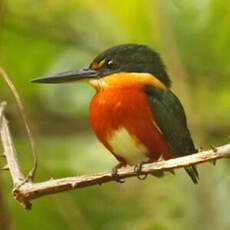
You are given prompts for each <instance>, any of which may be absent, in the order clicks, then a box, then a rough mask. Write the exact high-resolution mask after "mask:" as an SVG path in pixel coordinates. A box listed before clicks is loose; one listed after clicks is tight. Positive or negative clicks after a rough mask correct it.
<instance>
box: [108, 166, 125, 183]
mask: <svg viewBox="0 0 230 230" xmlns="http://www.w3.org/2000/svg"><path fill="white" fill-rule="evenodd" d="M122 166H123V164H121V163H119V164H118V165H116V166H115V167H113V168H112V173H111V174H112V178H113V179H114V180H115V181H116V182H118V183H125V180H122V179H121V178H120V176H119V175H118V173H117V171H118V169H119V168H121V167H122Z"/></svg>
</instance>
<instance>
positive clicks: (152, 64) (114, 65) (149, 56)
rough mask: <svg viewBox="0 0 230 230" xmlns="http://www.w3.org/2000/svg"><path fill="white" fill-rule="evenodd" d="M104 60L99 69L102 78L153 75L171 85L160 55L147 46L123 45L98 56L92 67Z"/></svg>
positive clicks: (168, 85)
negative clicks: (114, 75) (132, 74)
mask: <svg viewBox="0 0 230 230" xmlns="http://www.w3.org/2000/svg"><path fill="white" fill-rule="evenodd" d="M104 59H105V63H104V65H102V66H101V68H99V69H98V71H100V74H101V76H106V75H109V74H113V73H118V72H140V73H151V74H153V75H154V76H155V77H156V78H158V79H159V80H160V81H161V82H163V83H164V84H165V85H166V86H167V87H170V85H171V81H170V79H169V77H168V74H167V72H166V70H165V66H164V64H163V62H162V60H161V58H160V56H159V54H158V53H157V52H155V51H154V50H152V49H151V48H150V47H148V46H146V45H139V44H123V45H118V46H114V47H112V48H110V49H107V50H106V51H104V52H103V53H102V54H100V55H98V56H97V57H96V58H95V59H94V60H93V62H92V64H91V66H92V65H93V63H100V62H101V61H102V60H104Z"/></svg>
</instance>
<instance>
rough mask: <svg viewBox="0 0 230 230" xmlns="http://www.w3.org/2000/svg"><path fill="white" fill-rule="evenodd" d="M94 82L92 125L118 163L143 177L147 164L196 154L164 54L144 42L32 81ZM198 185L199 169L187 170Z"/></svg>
mask: <svg viewBox="0 0 230 230" xmlns="http://www.w3.org/2000/svg"><path fill="white" fill-rule="evenodd" d="M77 81H83V82H87V83H89V84H90V85H91V86H92V87H93V88H94V89H95V90H96V94H95V95H94V97H93V98H92V101H91V103H90V121H91V125H92V128H93V130H94V132H95V134H96V136H97V137H98V139H99V140H100V141H101V142H102V143H103V144H104V146H105V147H106V148H107V149H108V150H109V151H110V152H111V153H112V154H113V156H114V157H115V158H116V159H117V160H118V162H119V163H118V164H117V165H116V166H115V167H114V168H113V169H112V176H113V177H114V178H115V179H116V180H117V181H118V182H123V181H121V180H120V179H119V176H118V169H119V168H121V167H123V166H127V165H134V166H135V170H136V173H137V176H138V178H139V179H141V177H140V175H141V169H142V166H143V164H144V163H148V162H155V161H158V160H160V159H164V160H168V159H172V158H176V157H180V156H184V155H189V154H193V153H196V152H197V150H196V148H195V146H194V143H193V140H192V137H191V134H190V131H189V129H188V126H187V120H186V115H185V111H184V108H183V106H182V104H181V102H180V100H179V99H178V98H177V96H176V95H175V94H174V93H173V92H172V91H171V80H170V78H169V75H168V73H167V70H166V67H165V65H164V63H163V61H162V59H161V57H160V55H159V53H158V52H156V51H155V50H153V49H152V48H150V47H149V46H147V45H143V44H134V43H130V44H120V45H116V46H113V47H112V48H109V49H107V50H105V51H104V52H102V53H101V54H99V55H98V56H97V57H96V58H95V59H94V60H93V61H92V62H91V64H90V65H89V66H88V67H85V68H82V69H78V70H72V71H68V72H62V73H58V74H52V75H48V76H44V77H39V78H36V79H33V80H31V82H34V83H67V82H77ZM185 170H186V172H187V173H188V175H189V176H190V178H191V179H192V181H193V183H194V184H197V183H198V180H199V174H198V170H197V168H196V166H194V165H192V166H187V167H185Z"/></svg>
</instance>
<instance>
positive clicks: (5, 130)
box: [0, 103, 230, 210]
mask: <svg viewBox="0 0 230 230" xmlns="http://www.w3.org/2000/svg"><path fill="white" fill-rule="evenodd" d="M4 105H5V103H1V104H0V136H1V138H2V145H3V148H4V150H5V156H6V160H7V162H8V167H9V170H10V173H11V176H12V179H13V182H14V188H13V195H14V197H15V199H16V200H18V201H19V202H20V204H22V205H23V206H24V208H25V209H27V210H29V209H31V203H30V200H33V199H36V198H39V197H42V196H45V195H49V194H55V193H60V192H64V191H69V190H74V189H77V188H83V187H88V186H92V185H101V184H103V183H106V182H111V181H114V178H113V177H112V176H111V171H106V172H101V173H96V174H92V175H83V176H76V177H67V178H62V179H51V180H48V181H44V182H40V183H33V182H32V181H30V180H26V179H25V176H24V175H23V173H22V171H21V168H20V165H19V162H18V157H17V153H16V151H15V148H14V144H13V142H12V139H11V136H10V132H9V127H8V123H7V120H6V118H5V116H4V114H3V109H4ZM220 158H230V144H227V145H224V146H221V147H218V148H212V149H211V150H208V151H203V152H201V153H196V154H192V155H188V156H184V157H178V158H175V159H172V160H167V161H158V162H154V163H149V164H145V165H143V169H142V174H148V173H154V172H157V171H173V170H174V169H176V168H181V167H186V166H189V165H194V164H199V163H204V162H207V161H213V162H215V161H216V160H217V159H220ZM118 174H119V177H120V178H121V179H124V178H128V177H134V176H136V172H135V171H134V167H131V166H129V167H126V168H122V169H119V170H118Z"/></svg>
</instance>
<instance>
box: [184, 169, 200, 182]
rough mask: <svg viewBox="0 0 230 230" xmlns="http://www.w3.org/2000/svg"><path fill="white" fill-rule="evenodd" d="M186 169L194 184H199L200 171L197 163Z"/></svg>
mask: <svg viewBox="0 0 230 230" xmlns="http://www.w3.org/2000/svg"><path fill="white" fill-rule="evenodd" d="M184 169H185V171H186V172H187V173H188V175H189V176H190V178H191V179H192V181H193V183H194V184H198V180H199V173H198V171H197V168H196V166H195V165H192V166H189V167H185V168H184Z"/></svg>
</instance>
